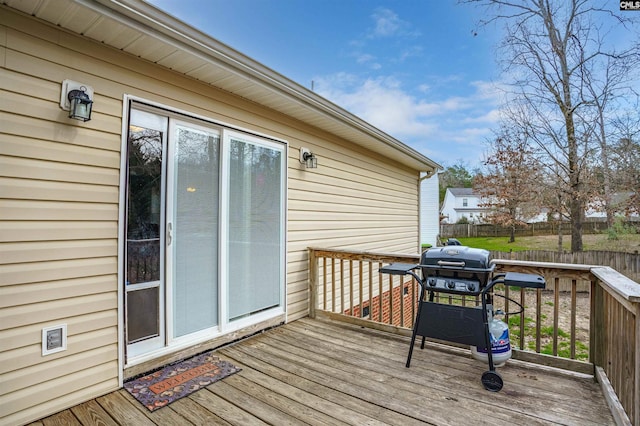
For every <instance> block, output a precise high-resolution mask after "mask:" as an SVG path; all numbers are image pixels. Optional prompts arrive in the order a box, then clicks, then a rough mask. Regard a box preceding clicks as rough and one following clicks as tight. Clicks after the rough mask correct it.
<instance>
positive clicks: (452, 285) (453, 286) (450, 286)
mask: <svg viewBox="0 0 640 426" xmlns="http://www.w3.org/2000/svg"><path fill="white" fill-rule="evenodd" d="M447 287H449V288H451V289H454V288H456V283H454V282H453V281H447Z"/></svg>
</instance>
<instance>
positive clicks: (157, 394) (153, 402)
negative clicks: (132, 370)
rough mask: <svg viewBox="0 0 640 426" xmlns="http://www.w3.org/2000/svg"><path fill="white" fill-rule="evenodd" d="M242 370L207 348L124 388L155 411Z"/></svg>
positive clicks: (132, 381)
mask: <svg viewBox="0 0 640 426" xmlns="http://www.w3.org/2000/svg"><path fill="white" fill-rule="evenodd" d="M238 371H241V369H240V368H238V367H236V366H234V365H233V364H231V363H229V362H227V361H222V360H220V358H218V357H217V356H215V355H212V354H211V352H206V353H204V354H201V355H197V356H194V357H193V358H189V359H186V360H184V361H181V362H178V363H176V364H171V365H168V366H166V367H164V368H162V369H161V370H158V371H156V372H154V373H151V374H148V375H146V376H144V377H139V378H137V379H133V380H131V381H128V382H126V383H125V384H124V388H125V389H126V390H127V391H128V392H129V393H130V394H131V395H132V396H133V397H134V398H135V399H137V400H138V401H140V402H141V403H142V405H144V406H145V407H147V408H148V409H149V411H155V410H158V409H160V408H162V407H165V406H167V405H169V404H171V403H172V402H174V401H177V400H179V399H180V398H183V397H185V396H187V395H189V394H191V393H193V392H195V391H197V390H199V389H202V388H204V387H206V386H209V385H210V384H211V383H214V382H217V381H218V380H221V379H224V378H225V377H227V376H230V375H232V374H234V373H237V372H238Z"/></svg>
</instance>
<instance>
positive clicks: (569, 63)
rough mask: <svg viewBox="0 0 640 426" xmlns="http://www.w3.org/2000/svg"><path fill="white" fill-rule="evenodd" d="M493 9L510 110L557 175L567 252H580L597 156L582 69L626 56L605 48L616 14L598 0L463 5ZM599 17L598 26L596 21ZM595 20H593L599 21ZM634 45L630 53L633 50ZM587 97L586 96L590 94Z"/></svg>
mask: <svg viewBox="0 0 640 426" xmlns="http://www.w3.org/2000/svg"><path fill="white" fill-rule="evenodd" d="M462 2H463V3H476V4H479V5H483V6H486V7H487V8H489V9H490V11H491V12H492V13H491V14H490V15H489V16H491V17H490V19H488V20H487V21H485V23H489V22H495V21H503V22H504V23H505V24H506V27H505V31H506V33H505V34H506V35H505V37H504V39H503V42H502V45H501V46H500V47H501V54H502V55H504V56H503V61H504V62H503V63H504V65H505V67H504V71H505V74H506V75H507V76H508V77H509V78H510V79H511V80H512V83H513V86H514V87H515V88H516V90H515V91H514V94H513V96H514V100H513V101H512V102H513V104H512V105H511V110H512V112H513V113H514V115H516V116H519V118H520V121H517V123H518V124H519V125H520V126H521V127H522V129H523V131H524V132H525V133H526V134H527V135H528V137H529V138H530V139H531V140H532V141H534V142H535V143H536V144H537V146H538V150H539V152H540V153H541V155H542V156H544V157H546V159H547V161H546V165H547V170H548V171H549V172H552V173H553V172H555V173H559V174H561V176H558V178H559V179H558V180H559V181H560V182H564V185H563V187H562V191H564V192H565V194H564V195H562V197H561V198H562V199H563V200H565V201H566V203H567V206H568V212H569V218H570V221H571V251H581V250H582V223H583V220H584V211H585V206H586V204H587V200H588V199H589V196H590V194H589V189H590V188H589V187H588V186H587V184H586V183H587V176H586V175H587V165H588V161H589V159H590V158H593V156H594V154H595V153H594V146H593V140H592V136H593V126H592V125H591V123H588V122H585V121H583V120H581V117H580V110H581V108H584V107H585V106H586V105H587V104H588V103H589V101H590V99H589V100H587V99H586V98H587V96H586V94H587V92H586V91H585V90H584V81H585V70H587V69H589V70H590V69H595V68H597V67H596V66H595V65H593V64H594V63H596V62H598V61H602V60H603V58H617V57H620V56H626V55H630V54H637V50H631V51H626V52H624V53H623V54H620V53H618V52H615V50H613V49H609V50H605V44H604V43H603V40H604V36H605V35H606V34H607V32H606V29H605V28H604V27H603V25H601V22H604V20H605V19H606V18H612V19H614V20H615V21H616V23H618V24H619V23H624V20H623V19H621V18H619V17H616V16H615V15H614V14H613V11H612V10H610V9H604V8H602V7H600V6H598V5H599V4H600V2H593V1H590V0H463V1H462ZM597 18H602V19H603V20H602V21H597V20H596V19H597ZM596 22H597V23H596ZM637 48H638V46H637V44H636V45H635V46H634V49H637ZM589 98H590V97H589Z"/></svg>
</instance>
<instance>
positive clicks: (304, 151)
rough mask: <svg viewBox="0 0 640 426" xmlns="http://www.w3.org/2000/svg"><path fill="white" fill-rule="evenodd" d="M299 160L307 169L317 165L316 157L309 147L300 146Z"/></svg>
mask: <svg viewBox="0 0 640 426" xmlns="http://www.w3.org/2000/svg"><path fill="white" fill-rule="evenodd" d="M300 162H301V163H303V164H304V165H305V167H306V168H307V169H315V168H316V167H318V158H317V157H316V156H315V154H314V153H313V152H311V150H310V149H309V148H300Z"/></svg>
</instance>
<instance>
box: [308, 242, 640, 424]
mask: <svg viewBox="0 0 640 426" xmlns="http://www.w3.org/2000/svg"><path fill="white" fill-rule="evenodd" d="M394 262H403V263H418V262H419V255H417V254H416V255H408V254H395V253H374V252H358V251H348V250H330V249H320V248H310V249H309V270H310V280H309V282H310V292H309V294H310V306H309V315H310V316H311V317H326V318H332V319H339V320H342V321H348V322H351V323H355V324H359V325H362V326H366V327H371V328H376V329H381V330H386V331H391V332H396V333H400V334H403V335H410V333H411V328H412V327H413V321H414V319H415V315H416V308H417V302H418V295H419V285H418V283H417V282H416V280H415V279H413V278H411V277H408V276H405V277H399V276H391V275H383V274H380V273H379V272H378V270H379V269H380V268H381V267H382V266H384V265H387V264H390V263H394ZM493 262H494V263H495V264H496V272H498V271H501V272H502V271H503V272H507V271H516V272H525V273H536V274H540V275H542V276H544V277H545V280H546V282H547V288H546V289H545V290H530V289H520V288H516V289H514V288H508V287H507V288H505V287H504V286H496V288H495V291H494V298H493V300H494V309H501V310H503V311H504V312H505V313H507V315H505V321H506V322H508V323H509V329H510V333H511V343H512V346H513V348H514V351H513V353H514V355H513V356H514V358H516V359H521V360H525V361H530V362H535V363H540V364H544V365H549V366H554V367H559V368H564V369H569V370H573V371H578V372H582V373H587V374H593V375H594V376H595V377H596V379H597V380H598V381H599V382H600V384H601V385H602V388H603V390H604V392H605V397H606V398H607V400H608V402H609V405H610V407H612V413H613V414H614V416H615V417H616V419H617V421H619V422H620V423H621V424H625V423H627V424H632V425H635V426H640V413H639V410H640V409H639V408H638V407H640V284H638V283H636V282H634V281H632V280H631V279H629V278H627V277H625V276H623V275H621V274H619V273H618V272H616V271H615V270H613V269H612V268H609V267H600V266H590V265H573V264H559V263H546V262H527V261H517V260H502V259H495V260H494V261H493ZM567 281H568V283H569V284H566V282H567ZM585 288H586V289H588V291H579V289H585ZM498 296H501V297H498ZM436 301H438V302H440V303H455V304H463V305H470V306H473V305H474V304H477V303H478V300H477V298H476V297H475V296H465V297H459V296H449V295H446V294H438V293H436ZM518 304H520V305H522V306H523V307H524V309H523V310H522V312H518V313H516V311H518V310H519V307H518V306H517V305H518ZM440 343H447V342H440ZM452 345H455V344H452Z"/></svg>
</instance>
